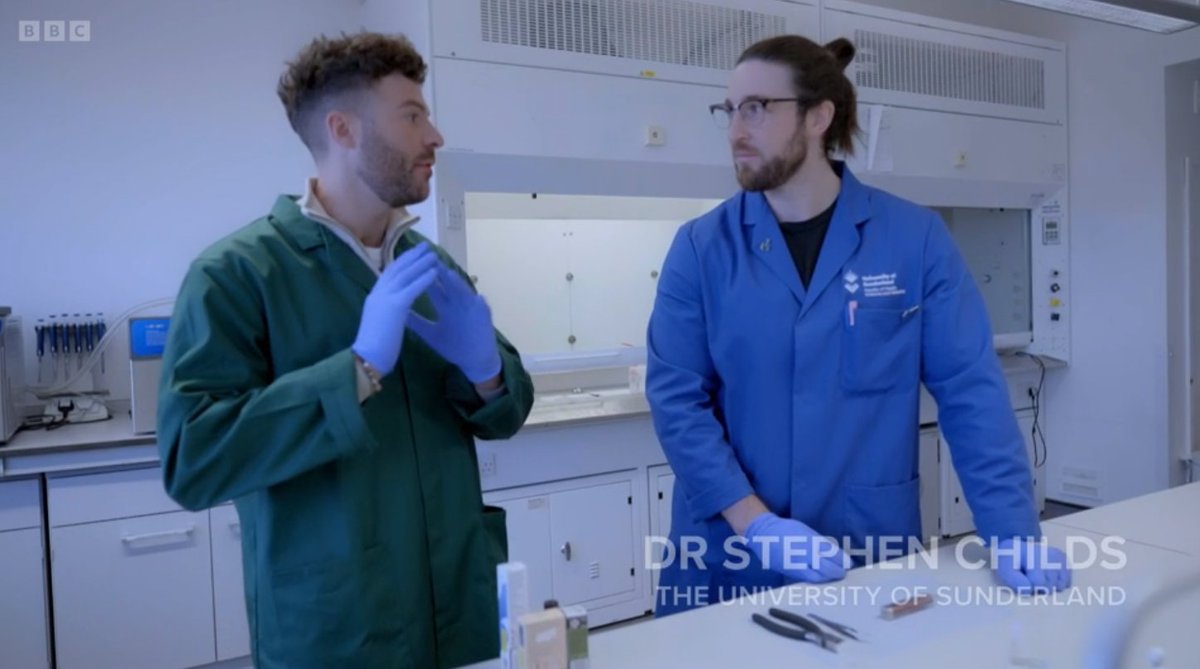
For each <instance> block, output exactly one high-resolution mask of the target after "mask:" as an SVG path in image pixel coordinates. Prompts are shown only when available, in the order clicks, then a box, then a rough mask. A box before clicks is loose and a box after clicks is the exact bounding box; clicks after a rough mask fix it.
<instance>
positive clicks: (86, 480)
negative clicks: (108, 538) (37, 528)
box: [46, 467, 183, 527]
mask: <svg viewBox="0 0 1200 669" xmlns="http://www.w3.org/2000/svg"><path fill="white" fill-rule="evenodd" d="M46 499H47V505H48V506H49V518H50V526H51V527H63V526H64V525H78V524H79V523H92V522H96V521H100V520H115V519H118V518H133V517H136V516H148V515H151V514H155V513H168V512H172V511H182V510H183V509H182V508H181V507H180V506H179V505H178V504H176V503H175V501H174V500H172V499H171V498H170V497H168V496H167V491H166V490H165V489H164V488H163V481H162V470H161V469H159V468H158V467H143V468H140V469H126V470H121V471H116V472H105V473H102V474H81V475H76V476H62V477H54V478H51V479H49V481H48V482H47V493H46Z"/></svg>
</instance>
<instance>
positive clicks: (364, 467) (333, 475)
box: [158, 196, 533, 669]
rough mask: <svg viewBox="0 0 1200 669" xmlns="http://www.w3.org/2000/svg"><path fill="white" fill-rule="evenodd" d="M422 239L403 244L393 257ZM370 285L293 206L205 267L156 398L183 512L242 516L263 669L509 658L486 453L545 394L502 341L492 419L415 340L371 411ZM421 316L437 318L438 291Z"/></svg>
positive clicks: (190, 279) (280, 203)
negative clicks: (482, 459) (361, 338)
mask: <svg viewBox="0 0 1200 669" xmlns="http://www.w3.org/2000/svg"><path fill="white" fill-rule="evenodd" d="M422 239H423V237H422V236H421V235H419V234H418V233H416V232H415V231H412V230H410V231H408V232H406V233H404V235H403V237H402V238H401V239H400V241H399V243H398V244H397V246H396V254H397V255H398V254H399V253H400V252H402V251H404V250H405V249H408V248H411V247H412V246H414V245H415V244H417V243H418V242H419V241H421V240H422ZM439 254H440V255H441V257H442V259H443V260H444V261H445V262H447V263H450V264H451V266H454V267H455V268H456V269H457V266H455V265H453V261H452V260H451V259H450V258H449V257H448V256H447V255H446V254H445V253H444V252H442V251H440V250H439ZM459 271H461V270H459ZM375 279H376V277H375V274H374V273H373V272H372V271H371V269H370V268H368V267H367V265H366V263H365V262H364V261H363V260H362V259H361V258H360V257H359V256H358V255H356V254H355V252H354V251H353V250H352V249H351V248H350V247H349V246H347V245H346V243H345V242H343V241H342V240H341V239H339V238H338V237H337V236H336V235H335V234H334V233H333V232H332V231H331V230H329V229H328V228H326V227H325V226H323V225H322V224H320V223H317V222H315V221H312V220H310V219H308V218H306V217H304V216H303V215H302V214H301V213H300V209H299V207H298V206H297V204H296V201H295V199H294V198H293V197H291V196H280V197H279V199H278V200H277V201H276V203H275V206H274V208H273V209H272V211H271V214H270V215H269V216H266V217H264V218H261V219H259V220H256V221H254V222H253V223H251V224H250V225H248V226H246V227H245V228H243V229H241V230H239V231H237V232H235V233H233V234H232V235H230V236H228V237H226V238H225V239H223V240H221V241H219V242H217V243H216V244H214V245H213V246H212V247H211V248H209V249H208V250H206V251H205V252H204V253H203V254H202V255H201V256H200V257H199V258H198V259H197V260H196V261H195V262H194V263H193V264H192V265H191V267H190V268H189V270H188V272H187V275H186V278H185V279H184V281H183V286H182V288H181V290H180V292H179V296H178V299H177V301H176V304H175V311H174V315H173V317H172V320H171V324H170V328H169V333H168V343H167V347H166V352H165V354H164V358H163V376H162V383H161V385H160V394H159V415H158V430H159V431H158V438H159V442H158V444H159V451H160V455H161V458H162V467H163V475H164V482H165V486H166V490H167V492H168V493H169V494H170V495H171V497H172V498H174V499H175V501H176V502H178V503H179V504H180V505H182V506H183V507H185V508H187V509H191V510H200V509H205V508H208V507H212V506H214V505H217V504H221V503H222V502H226V501H228V500H233V501H234V502H235V504H236V506H237V511H238V516H239V518H240V519H241V526H242V557H243V566H244V569H245V588H246V606H247V610H248V614H249V625H250V636H251V644H252V646H253V651H252V652H253V657H254V660H255V664H256V666H258V667H259V668H260V669H262V668H275V667H279V668H286V669H303V668H307V667H312V668H314V669H315V668H320V669H332V668H334V667H355V668H371V667H387V668H388V669H400V668H409V667H413V668H417V669H427V668H431V667H439V668H442V667H457V666H460V665H464V664H470V663H473V662H478V661H481V660H485V659H489V658H494V657H496V656H498V655H499V634H498V621H497V615H498V614H497V605H496V584H495V582H496V574H495V567H496V564H497V563H499V562H502V561H505V560H506V559H507V542H506V538H505V537H506V535H505V519H504V514H503V511H502V510H501V509H498V508H485V507H484V505H483V502H482V497H481V494H480V482H479V469H478V464H477V459H476V454H475V445H474V440H473V438H474V437H478V438H480V439H506V438H508V437H511V436H512V435H513V434H515V433H516V432H517V430H518V429H519V428H520V427H521V425H522V424H523V423H524V421H525V419H526V417H527V416H528V415H529V410H530V408H531V406H532V403H533V385H532V382H531V381H530V378H529V375H528V374H527V373H526V371H525V369H524V368H523V367H522V365H521V362H520V358H519V357H518V353H517V351H516V349H515V348H514V347H513V346H512V345H511V344H510V343H509V342H508V341H507V340H506V339H504V337H503V336H502V335H500V334H499V333H497V334H496V337H497V341H498V343H499V345H500V351H501V358H502V360H503V379H504V385H505V386H506V388H507V391H506V392H505V393H504V394H503V395H502V396H501V397H499V398H496V399H493V400H492V401H491V402H489V403H487V404H484V402H483V401H482V400H481V399H480V398H479V396H478V394H477V393H476V392H475V389H474V387H473V385H472V384H471V383H470V382H469V381H468V380H467V378H466V377H465V376H463V374H462V373H461V372H460V371H459V370H458V368H457V367H455V366H453V365H452V364H450V363H447V362H446V361H445V360H444V359H443V358H441V357H440V356H438V355H437V354H436V353H434V352H433V351H432V350H431V349H430V348H429V347H428V346H427V345H426V344H425V343H424V342H423V341H422V340H421V339H420V338H419V337H417V336H416V335H414V334H413V333H412V332H411V331H407V332H406V333H405V336H404V345H403V349H402V352H401V359H400V362H399V363H398V364H397V367H396V370H395V371H394V372H393V373H392V374H390V375H388V376H387V377H385V378H384V379H383V390H382V391H381V392H380V393H378V394H376V395H374V396H372V397H370V398H368V399H367V400H366V401H365V402H364V403H362V404H360V403H359V401H358V395H357V391H356V372H355V364H354V361H353V357H352V353H351V351H350V345H351V343H352V342H353V341H354V338H355V333H356V332H357V330H358V324H359V318H360V316H361V314H362V307H363V301H364V299H365V298H366V296H367V293H368V291H369V290H370V289H371V286H372V285H373V284H374V283H375ZM414 308H415V309H416V310H417V311H418V312H419V313H422V314H424V315H426V316H432V309H431V307H430V304H429V301H428V298H427V297H425V296H422V298H421V299H420V301H418V303H417V304H416V305H414Z"/></svg>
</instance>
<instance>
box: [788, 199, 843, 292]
mask: <svg viewBox="0 0 1200 669" xmlns="http://www.w3.org/2000/svg"><path fill="white" fill-rule="evenodd" d="M835 207H837V200H834V201H833V204H831V205H829V208H828V209H826V210H825V211H823V212H821V213H819V214H817V215H816V216H814V217H812V218H810V219H808V220H807V221H800V222H799V223H796V222H791V223H784V222H782V221H781V222H780V223H779V229H780V230H782V231H783V238H784V239H785V240H787V245H788V251H790V252H791V254H792V260H793V261H794V262H795V263H796V271H797V272H799V273H800V281H801V282H803V283H804V288H805V290H807V289H808V282H809V280H811V279H812V274H813V270H814V269H816V267H817V256H818V255H820V253H821V245H822V244H824V243H825V233H826V232H828V231H829V222H830V221H831V220H833V210H834V208H835Z"/></svg>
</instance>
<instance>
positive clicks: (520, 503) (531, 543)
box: [485, 495, 561, 611]
mask: <svg viewBox="0 0 1200 669" xmlns="http://www.w3.org/2000/svg"><path fill="white" fill-rule="evenodd" d="M485 499H486V500H487V503H488V504H491V505H493V506H499V507H503V508H504V510H505V512H506V523H507V525H508V559H509V560H510V561H512V562H523V563H525V569H526V574H527V575H528V578H529V608H530V610H531V611H538V610H541V608H542V603H543V602H545V601H546V600H547V599H550V598H552V597H553V596H554V587H553V586H554V583H553V581H552V580H551V579H552V576H551V572H550V570H551V559H550V558H551V553H550V498H549V496H547V495H533V496H531V497H520V498H517V499H510V500H503V501H497V500H495V499H493V498H491V497H490V496H485ZM560 603H561V602H560Z"/></svg>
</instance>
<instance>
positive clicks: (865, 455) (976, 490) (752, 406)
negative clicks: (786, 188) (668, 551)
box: [646, 162, 1040, 615]
mask: <svg viewBox="0 0 1200 669" xmlns="http://www.w3.org/2000/svg"><path fill="white" fill-rule="evenodd" d="M834 168H835V170H837V171H838V172H839V174H840V176H841V177H842V185H841V192H840V195H839V197H838V201H837V206H836V208H835V210H834V215H833V220H832V221H831V222H830V226H829V231H828V233H827V235H826V238H825V242H824V246H823V247H822V249H821V253H820V256H819V258H818V260H817V265H816V268H815V270H814V272H813V276H812V280H811V282H810V285H809V286H808V289H807V290H806V289H805V288H804V287H803V285H802V284H801V282H800V278H799V274H798V272H797V270H796V266H795V263H794V262H793V260H792V256H791V255H790V253H789V252H788V247H787V244H786V242H785V240H784V238H783V236H782V233H781V232H780V228H779V224H778V221H777V220H776V218H775V215H774V213H773V211H772V210H771V208H770V206H769V204H768V203H767V200H766V198H765V197H764V196H763V194H762V193H760V192H741V193H738V194H737V195H735V196H733V197H732V198H730V199H728V200H726V201H725V202H724V203H722V204H721V205H719V206H718V207H717V208H715V209H713V210H712V211H710V212H709V213H707V214H705V215H703V216H701V217H700V218H697V219H695V220H692V221H689V222H688V223H686V224H685V225H683V226H682V227H681V228H680V229H679V231H678V233H677V235H676V237H675V239H674V242H673V243H672V245H671V248H670V250H669V252H668V254H667V258H666V260H665V262H664V266H663V271H662V276H661V278H660V281H659V286H658V294H657V296H656V300H655V304H654V310H653V313H652V315H651V319H650V324H649V328H648V332H647V345H648V369H647V379H646V392H647V395H648V398H649V401H650V406H651V409H652V414H653V419H654V426H655V430H656V432H657V434H658V437H659V440H660V442H661V444H662V447H663V450H664V452H665V454H666V456H667V459H668V461H669V462H670V465H671V467H672V468H673V470H674V471H675V474H676V484H675V486H676V487H675V495H674V502H673V508H672V527H671V532H670V536H669V540H670V542H671V545H672V546H673V547H674V548H675V549H676V554H675V559H674V560H668V561H666V566H665V567H664V569H663V571H662V573H661V575H660V592H659V593H657V595H658V599H657V612H658V614H659V615H663V614H666V613H671V612H674V611H677V610H682V609H687V608H693V607H694V606H696V605H703V604H706V603H713V602H714V601H717V600H719V599H721V598H722V597H724V596H727V594H721V593H731V594H734V595H736V594H744V592H745V590H744V589H745V588H757V587H777V586H779V585H782V584H783V583H784V581H783V580H782V577H780V576H778V575H776V574H775V573H773V572H769V571H765V570H763V569H761V567H758V566H757V565H755V564H754V563H753V561H752V560H751V561H750V562H751V565H750V567H749V568H739V567H741V566H742V565H743V563H744V562H745V560H744V559H743V556H745V555H746V553H745V551H744V550H735V551H728V550H726V548H725V546H726V541H727V540H728V539H729V538H730V537H731V536H732V530H731V528H730V526H729V524H728V523H727V522H725V520H724V519H723V518H722V516H721V510H722V509H725V508H727V507H729V506H730V505H732V504H733V503H734V502H737V501H738V500H740V499H742V498H743V497H745V496H747V495H749V494H751V493H755V494H757V495H758V496H759V497H760V498H761V499H762V500H763V502H764V503H765V504H766V506H767V507H768V508H769V509H770V510H771V511H773V512H775V513H777V514H779V515H781V516H784V517H790V518H796V519H798V520H800V521H802V522H804V523H807V524H808V525H809V526H811V527H812V528H813V529H815V530H816V531H818V532H821V533H823V534H825V535H827V536H830V537H833V538H835V539H836V540H837V541H838V542H839V543H843V541H845V540H846V539H848V540H849V543H850V545H851V546H853V547H855V548H858V549H862V548H864V547H865V546H866V542H867V541H878V540H879V539H878V538H879V537H885V536H886V537H911V538H914V539H916V540H918V541H919V539H920V537H921V514H920V501H919V497H920V494H919V481H918V476H917V472H918V448H917V437H918V430H919V427H918V402H919V393H920V385H921V383H922V382H923V383H924V384H925V386H926V387H927V388H928V389H929V391H930V393H931V394H932V395H933V397H934V398H935V399H936V400H937V404H938V421H939V426H940V428H941V430H942V433H943V434H944V435H945V437H946V439H947V440H948V442H949V445H950V449H951V455H952V459H953V462H954V464H955V467H956V469H957V471H958V474H959V477H960V479H961V481H962V485H963V489H964V491H965V493H966V496H967V501H968V504H969V506H970V508H971V510H972V512H973V514H974V518H975V523H976V527H977V528H978V531H979V533H980V535H981V536H983V537H991V536H1012V535H1022V536H1025V535H1033V536H1040V530H1039V526H1038V519H1037V513H1036V511H1035V504H1034V499H1033V484H1032V476H1031V473H1030V468H1029V461H1028V456H1027V454H1026V451H1025V446H1024V442H1023V439H1022V437H1021V434H1020V431H1019V428H1018V427H1017V422H1016V417H1015V415H1014V413H1013V409H1012V406H1011V403H1010V401H1009V397H1008V391H1007V386H1006V382H1005V379H1004V376H1003V373H1002V371H1001V368H1000V365H999V360H998V358H997V356H996V353H995V351H994V349H993V346H992V333H991V327H990V324H989V321H988V317H987V312H986V310H985V306H984V303H983V299H982V297H981V295H980V293H979V291H978V288H977V287H976V286H975V284H974V281H973V279H972V278H971V276H970V274H969V273H968V270H967V267H966V265H965V264H964V262H963V260H962V258H961V256H960V254H959V253H958V250H957V248H956V247H955V245H954V242H953V240H952V238H951V237H950V235H949V232H948V230H947V228H946V226H945V224H944V223H943V222H942V220H941V219H940V218H939V217H938V216H937V214H936V213H934V212H933V211H931V210H929V209H926V208H923V207H920V206H917V205H915V204H913V203H911V202H908V201H905V200H903V199H901V198H898V197H896V196H894V195H891V194H889V193H886V192H884V191H881V190H878V189H876V188H871V187H868V186H866V185H864V184H862V183H861V182H859V181H858V180H857V179H856V178H855V177H854V175H853V174H852V173H851V172H850V170H848V169H846V168H845V166H844V164H842V163H840V162H835V163H834ZM851 312H853V320H852V318H851ZM688 537H691V539H689V540H690V541H691V544H690V546H691V548H693V549H695V548H697V547H702V548H704V549H705V550H703V551H702V552H703V556H704V559H703V561H699V560H694V559H693V560H682V559H680V558H681V553H680V551H679V549H681V548H683V544H682V543H681V538H688ZM875 546H876V549H878V547H879V545H878V544H875ZM742 547H743V549H744V544H743V545H742ZM896 547H897V544H892V545H891V546H890V548H891V549H893V550H895V549H896ZM663 589H665V590H663Z"/></svg>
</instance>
